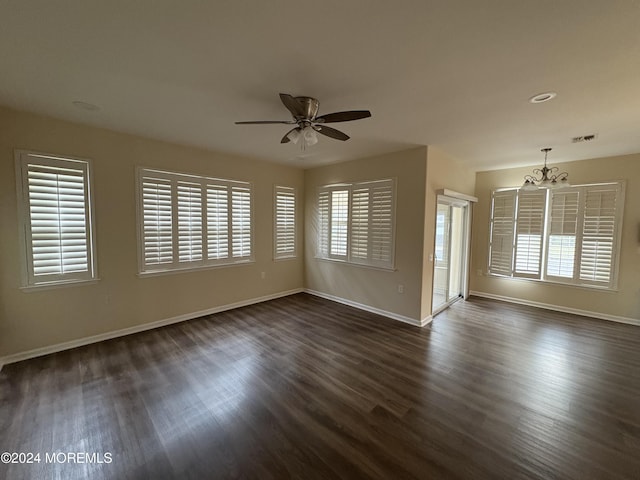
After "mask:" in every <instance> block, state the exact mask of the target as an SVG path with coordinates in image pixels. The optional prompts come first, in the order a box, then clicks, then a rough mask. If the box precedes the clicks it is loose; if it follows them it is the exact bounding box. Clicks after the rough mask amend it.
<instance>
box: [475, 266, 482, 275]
mask: <svg viewBox="0 0 640 480" xmlns="http://www.w3.org/2000/svg"><path fill="white" fill-rule="evenodd" d="M476 273H477V274H478V276H479V277H481V276H482V269H481V268H479V269H478V270H476Z"/></svg>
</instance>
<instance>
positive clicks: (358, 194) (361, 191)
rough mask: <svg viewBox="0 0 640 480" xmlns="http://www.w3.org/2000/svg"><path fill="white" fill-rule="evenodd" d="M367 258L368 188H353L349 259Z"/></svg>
mask: <svg viewBox="0 0 640 480" xmlns="http://www.w3.org/2000/svg"><path fill="white" fill-rule="evenodd" d="M367 258H369V189H368V188H354V189H353V193H352V200H351V259H352V260H353V261H355V262H358V261H363V260H365V261H366V260H367Z"/></svg>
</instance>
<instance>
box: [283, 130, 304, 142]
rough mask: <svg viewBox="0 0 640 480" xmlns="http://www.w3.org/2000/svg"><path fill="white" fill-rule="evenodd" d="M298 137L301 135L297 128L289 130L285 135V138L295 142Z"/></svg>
mask: <svg viewBox="0 0 640 480" xmlns="http://www.w3.org/2000/svg"><path fill="white" fill-rule="evenodd" d="M300 137H302V134H301V133H300V131H299V129H297V128H296V129H294V130H291V131H290V132H289V134H288V135H287V138H288V139H289V140H291V141H292V142H293V143H295V144H297V143H298V142H299V141H300Z"/></svg>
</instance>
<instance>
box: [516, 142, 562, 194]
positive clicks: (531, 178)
mask: <svg viewBox="0 0 640 480" xmlns="http://www.w3.org/2000/svg"><path fill="white" fill-rule="evenodd" d="M551 150H552V149H551V148H548V147H547V148H543V149H542V150H540V151H541V152H544V167H542V168H534V169H533V175H525V176H524V184H523V185H522V190H526V191H531V190H537V189H538V188H558V187H568V186H569V174H568V173H567V172H559V170H560V169H559V168H558V167H547V155H548V154H549V152H550V151H551ZM558 172H559V173H558ZM538 177H540V178H538Z"/></svg>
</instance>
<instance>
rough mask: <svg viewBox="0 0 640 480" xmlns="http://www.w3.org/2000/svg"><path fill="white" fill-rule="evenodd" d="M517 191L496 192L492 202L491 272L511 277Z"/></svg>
mask: <svg viewBox="0 0 640 480" xmlns="http://www.w3.org/2000/svg"><path fill="white" fill-rule="evenodd" d="M515 207H516V190H504V191H499V192H494V193H493V196H492V200H491V235H490V240H489V248H490V253H489V272H490V273H492V274H495V275H511V273H512V270H513V234H514V231H513V230H514V221H515Z"/></svg>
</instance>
